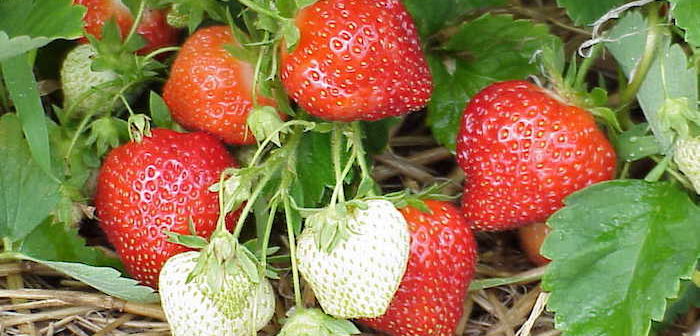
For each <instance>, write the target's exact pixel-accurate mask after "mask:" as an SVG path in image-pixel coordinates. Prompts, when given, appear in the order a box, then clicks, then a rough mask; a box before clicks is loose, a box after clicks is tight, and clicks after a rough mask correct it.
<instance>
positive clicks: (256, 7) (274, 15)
mask: <svg viewBox="0 0 700 336" xmlns="http://www.w3.org/2000/svg"><path fill="white" fill-rule="evenodd" d="M238 2H240V3H242V4H243V5H245V6H246V7H248V8H250V9H252V10H253V11H255V12H257V13H259V14H264V15H267V16H269V17H272V18H274V19H276V20H279V21H285V20H288V19H287V18H284V17H282V16H280V15H279V14H277V13H275V12H273V11H271V10H269V9H267V8H263V7H262V6H260V5H258V4H256V3H255V2H253V1H251V0H238Z"/></svg>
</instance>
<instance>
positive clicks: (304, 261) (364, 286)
mask: <svg viewBox="0 0 700 336" xmlns="http://www.w3.org/2000/svg"><path fill="white" fill-rule="evenodd" d="M365 203H366V205H367V208H366V209H360V208H356V209H349V210H348V212H347V214H346V216H345V218H344V219H343V218H339V217H338V216H337V212H336V211H337V210H336V209H335V208H334V207H330V208H328V209H327V210H325V211H322V212H319V213H316V214H314V215H312V216H311V217H309V219H308V220H307V222H306V223H307V226H306V228H305V229H304V231H303V232H302V234H301V235H300V236H299V245H298V248H297V258H298V263H299V271H300V272H301V274H302V275H303V276H304V278H305V279H306V281H307V282H308V283H309V284H311V287H312V288H313V290H314V293H315V294H316V298H317V299H318V301H319V303H320V304H321V307H323V310H324V311H325V312H326V313H328V314H330V315H332V316H335V317H339V318H358V317H376V316H380V315H382V314H384V312H386V310H387V308H388V307H389V303H390V302H391V299H392V298H393V297H394V293H395V292H396V290H397V289H398V287H399V283H400V282H401V278H402V277H403V274H404V272H405V271H406V265H407V263H408V252H409V239H410V238H409V232H408V224H407V223H406V220H405V219H404V217H403V216H402V215H401V213H400V212H399V211H398V210H397V209H396V208H395V207H394V205H393V204H392V203H391V202H389V201H386V200H370V201H366V202H365ZM327 225H337V226H338V227H339V228H340V229H339V230H338V231H337V232H336V233H335V234H333V235H330V236H331V237H333V236H336V235H344V237H343V238H344V239H342V240H341V241H340V242H338V243H337V244H335V246H332V249H327V248H325V246H323V245H325V243H321V244H318V243H319V238H320V239H322V240H323V237H328V235H327V234H324V233H323V230H324V226H327ZM345 225H347V227H346V228H344V229H343V228H342V227H343V226H345ZM319 245H321V246H319ZM329 250H330V252H329Z"/></svg>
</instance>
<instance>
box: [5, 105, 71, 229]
mask: <svg viewBox="0 0 700 336" xmlns="http://www.w3.org/2000/svg"><path fill="white" fill-rule="evenodd" d="M0 158H2V164H0V237H9V238H10V239H11V240H13V241H18V240H20V239H22V238H24V237H25V236H26V235H27V234H28V233H29V232H31V231H32V230H34V228H36V227H37V226H38V225H39V224H41V222H42V221H43V220H44V219H45V218H46V217H47V216H48V215H49V213H50V212H51V210H53V208H54V207H55V206H56V203H57V202H58V199H59V184H58V182H56V181H55V180H53V179H51V178H50V177H49V176H48V175H46V173H45V172H44V171H43V170H42V169H41V168H40V167H39V166H38V165H37V163H36V162H35V161H34V159H32V157H31V154H30V152H29V146H28V145H27V143H26V141H25V140H24V138H23V137H22V131H21V127H20V122H19V119H18V118H17V116H16V115H14V114H6V115H4V116H3V117H2V118H0Z"/></svg>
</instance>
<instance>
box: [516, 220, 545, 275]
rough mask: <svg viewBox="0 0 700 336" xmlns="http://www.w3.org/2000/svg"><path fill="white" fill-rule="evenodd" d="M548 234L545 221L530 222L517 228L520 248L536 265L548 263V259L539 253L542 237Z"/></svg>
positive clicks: (542, 241)
mask: <svg viewBox="0 0 700 336" xmlns="http://www.w3.org/2000/svg"><path fill="white" fill-rule="evenodd" d="M548 234H549V227H548V226H547V224H545V223H532V224H528V225H525V226H523V227H521V228H519V229H518V238H519V239H520V248H521V249H522V250H523V252H525V255H526V256H527V258H528V259H529V260H530V262H532V263H533V264H535V265H537V266H544V265H547V264H549V262H550V260H549V259H547V258H545V257H543V256H542V255H541V254H540V248H542V243H544V239H545V238H547V235H548Z"/></svg>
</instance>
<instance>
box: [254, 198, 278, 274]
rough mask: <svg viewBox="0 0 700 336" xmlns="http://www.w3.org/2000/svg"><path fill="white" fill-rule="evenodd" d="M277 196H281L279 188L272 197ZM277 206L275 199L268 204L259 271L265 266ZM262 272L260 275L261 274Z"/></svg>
mask: <svg viewBox="0 0 700 336" xmlns="http://www.w3.org/2000/svg"><path fill="white" fill-rule="evenodd" d="M277 196H281V189H280V190H279V191H277V195H275V197H273V199H275V198H276V197H277ZM278 206H279V201H277V200H275V201H273V202H272V205H271V206H270V213H269V216H268V217H267V223H265V235H264V236H263V240H262V245H261V246H260V249H261V250H260V253H261V255H260V264H259V267H260V271H261V272H263V271H264V270H265V267H267V247H268V246H269V245H270V234H272V224H273V223H274V222H275V215H276V214H277V207H278ZM263 274H264V273H262V274H261V275H263Z"/></svg>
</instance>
